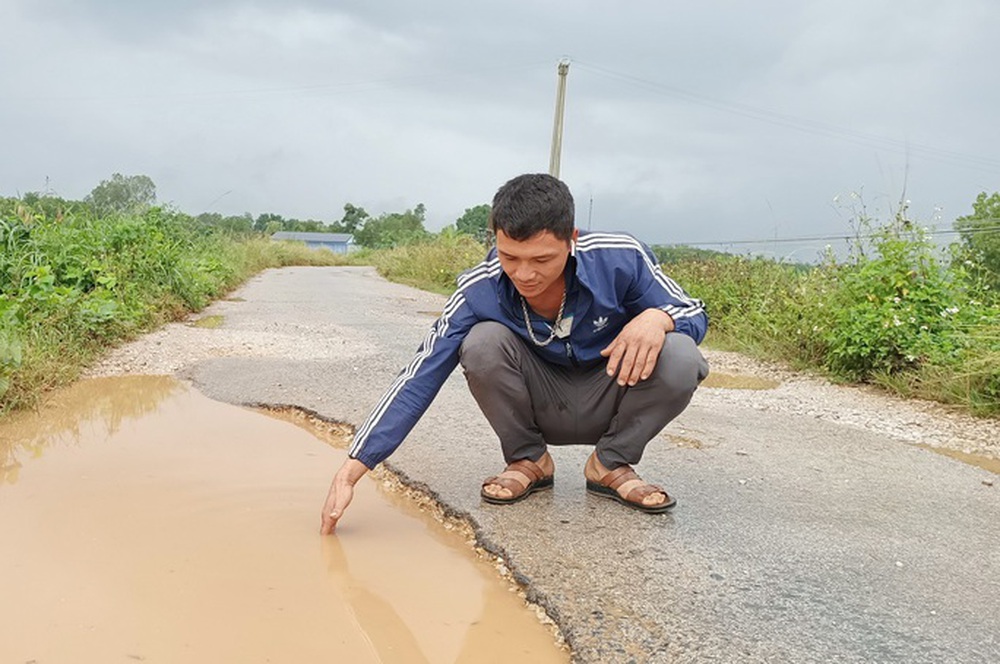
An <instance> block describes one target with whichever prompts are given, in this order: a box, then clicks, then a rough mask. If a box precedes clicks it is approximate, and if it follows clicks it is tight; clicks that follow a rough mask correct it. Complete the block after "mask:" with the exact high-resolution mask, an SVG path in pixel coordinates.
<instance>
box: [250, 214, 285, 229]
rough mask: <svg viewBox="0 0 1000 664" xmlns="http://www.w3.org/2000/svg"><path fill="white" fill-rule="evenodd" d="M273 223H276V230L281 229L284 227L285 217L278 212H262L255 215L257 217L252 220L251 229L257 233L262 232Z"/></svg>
mask: <svg viewBox="0 0 1000 664" xmlns="http://www.w3.org/2000/svg"><path fill="white" fill-rule="evenodd" d="M273 224H277V226H278V230H281V229H282V228H284V227H285V219H284V218H283V217H282V216H281V215H280V214H274V213H273V212H262V213H261V214H259V215H257V218H256V219H255V220H254V222H253V229H254V230H255V231H257V232H259V233H263V232H264V231H265V230H267V229H268V228H272V227H273ZM274 232H277V231H274Z"/></svg>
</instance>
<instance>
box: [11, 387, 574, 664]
mask: <svg viewBox="0 0 1000 664" xmlns="http://www.w3.org/2000/svg"><path fill="white" fill-rule="evenodd" d="M344 454H345V453H344V452H343V451H342V450H338V449H334V448H332V447H330V446H329V445H327V444H325V443H323V442H320V441H319V440H318V439H317V438H316V437H314V436H312V435H310V434H309V433H307V432H306V431H304V430H302V429H301V428H299V427H298V426H296V425H294V424H292V423H289V422H286V421H281V420H278V419H275V418H271V417H267V416H265V415H262V414H259V413H255V412H252V411H248V410H245V409H241V408H236V407H233V406H227V405H223V404H219V403H216V402H213V401H211V400H209V399H207V398H205V397H203V396H202V395H200V394H199V393H198V392H197V391H195V390H193V389H191V388H188V387H187V386H185V385H184V384H181V383H178V382H176V381H174V380H172V379H169V378H160V377H129V378H118V379H97V380H91V381H84V382H81V383H78V384H77V385H75V386H74V387H72V388H70V389H69V390H66V391H64V392H62V393H60V394H58V395H56V397H55V398H54V399H53V400H52V402H51V403H50V404H49V405H47V406H45V407H43V408H42V409H41V411H39V412H38V413H20V414H16V415H13V416H7V417H5V418H4V419H2V420H0V569H2V570H3V571H4V578H3V583H2V588H3V601H2V602H0V625H2V626H3V631H2V633H3V637H2V638H0V662H14V663H21V662H32V661H34V662H37V663H38V664H45V663H46V662H75V663H82V664H87V663H90V662H101V663H102V664H103V663H104V662H136V661H145V662H321V661H322V662H328V661H337V662H407V663H409V662H492V661H533V662H566V661H568V659H569V658H568V655H567V654H566V653H565V652H563V651H561V650H559V649H558V648H557V647H556V646H555V644H554V642H553V638H552V635H551V633H550V632H549V630H548V628H546V627H544V626H543V625H541V624H540V623H539V622H538V620H537V619H536V616H535V614H534V613H533V612H532V610H531V609H529V608H527V607H525V606H524V604H523V601H522V600H521V599H520V598H519V597H518V595H517V594H516V593H514V592H512V591H511V590H510V588H509V587H508V585H507V584H506V582H504V581H502V580H501V579H500V578H498V577H497V575H496V573H495V571H494V570H493V568H492V567H491V566H490V565H489V564H487V563H486V562H485V561H482V560H480V559H478V558H476V557H475V555H474V554H473V553H472V552H471V550H470V549H469V547H468V545H467V544H466V542H465V540H464V539H463V538H462V537H461V536H460V535H458V534H456V533H454V532H449V531H447V530H445V529H444V528H443V527H442V526H441V525H440V524H439V523H438V522H436V521H434V520H433V519H432V518H430V517H428V516H427V515H425V514H423V513H422V512H420V511H419V510H418V509H416V508H415V507H412V506H410V505H408V504H407V503H406V502H405V501H403V500H401V499H400V498H399V497H398V496H387V495H384V494H383V492H381V491H380V490H379V489H378V487H377V485H376V483H375V482H372V481H369V480H368V478H365V479H364V480H362V482H360V483H359V485H358V490H357V492H356V497H355V500H354V503H353V504H352V506H351V509H350V511H349V512H348V514H347V516H345V518H344V521H342V523H341V526H340V529H339V531H338V532H339V535H337V536H334V537H321V536H320V535H319V534H318V527H319V507H320V505H321V504H322V500H323V498H324V496H325V494H326V489H327V487H328V485H329V479H330V476H331V474H332V472H333V471H334V470H335V469H336V467H337V466H339V465H340V462H341V461H342V460H343V457H344Z"/></svg>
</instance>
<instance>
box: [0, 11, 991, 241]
mask: <svg viewBox="0 0 1000 664" xmlns="http://www.w3.org/2000/svg"><path fill="white" fill-rule="evenodd" d="M998 16H1000V7H997V8H995V6H994V5H993V4H992V3H990V2H987V1H986V0H983V1H980V2H977V1H973V0H962V1H959V2H956V3H947V4H944V3H937V2H930V1H928V0H925V1H922V2H914V3H907V5H906V10H905V13H904V12H903V11H902V10H900V8H899V5H898V3H890V2H888V1H886V0H884V1H882V2H862V1H861V0H850V1H847V2H841V3H837V4H836V5H835V6H834V5H829V4H819V3H810V4H807V5H802V3H795V2H790V1H788V2H781V1H777V2H775V1H769V2H762V3H754V4H752V5H751V4H749V3H736V2H728V3H726V2H724V3H711V5H710V6H709V5H705V4H702V5H697V6H695V5H691V4H690V3H679V2H668V3H662V2H635V3H627V4H624V5H620V6H614V7H612V6H610V5H609V4H608V3H568V2H562V3H559V2H554V3H522V2H512V3H505V4H504V5H503V6H499V5H493V6H489V7H480V6H478V5H476V4H474V3H459V2H433V3H421V4H416V5H415V4H413V3H404V2H386V3H371V2H337V3H329V2H319V1H316V2H298V3H286V2H277V1H276V0H275V1H273V2H270V1H263V0H259V1H257V2H253V3H248V2H240V1H238V0H229V1H214V2H193V1H181V2H177V1H175V2H169V3H167V2H151V3H129V2H107V1H101V2H98V1H97V0H91V1H89V2H88V1H73V2H70V1H69V0H42V1H37V0H36V1H35V2H30V3H29V2H27V1H21V2H14V3H7V4H5V5H4V6H2V7H0V23H3V24H4V25H5V26H8V27H7V34H8V35H9V38H8V39H5V40H4V42H3V43H0V62H3V63H4V65H3V66H2V67H0V91H2V92H0V132H2V136H3V144H4V146H5V156H4V158H3V159H2V160H0V191H2V193H4V194H12V193H15V192H17V191H21V192H23V191H26V190H37V189H40V188H42V187H43V186H44V184H45V178H46V177H49V178H50V180H49V181H50V183H51V186H53V187H54V188H55V189H56V190H57V191H58V192H59V193H61V194H63V195H66V196H72V197H78V196H83V195H85V194H86V193H87V192H88V191H89V190H90V189H91V188H92V187H93V186H94V185H95V184H97V182H98V181H99V180H101V179H103V178H105V177H107V176H108V175H110V174H111V173H112V172H116V171H117V172H126V173H146V174H148V175H150V176H151V177H153V179H154V180H155V181H156V182H157V184H158V187H159V192H160V195H161V198H162V199H164V200H167V201H172V202H174V203H175V204H176V205H178V206H179V207H181V208H182V209H185V210H187V211H190V212H198V211H201V210H202V209H204V208H205V207H207V206H209V205H210V204H211V205H212V206H213V209H215V210H218V211H221V212H233V213H241V212H243V211H250V212H252V213H259V212H263V211H275V212H279V213H282V214H286V215H294V216H300V217H313V218H321V219H327V220H332V219H334V218H336V217H338V216H339V214H340V210H341V208H342V206H343V204H344V203H345V202H347V201H350V202H353V203H355V204H359V205H364V206H365V207H366V208H368V209H369V210H371V211H374V212H378V211H382V210H390V209H399V208H402V207H410V206H412V205H415V204H416V203H417V202H424V203H425V204H426V205H427V207H428V213H429V219H430V222H431V225H433V226H435V227H440V226H442V225H444V224H446V223H449V222H451V221H453V220H454V218H455V217H457V216H458V215H459V214H461V212H462V210H464V209H465V208H466V207H470V206H472V205H476V204H478V203H481V202H485V201H488V200H489V199H490V198H491V197H492V194H493V192H494V190H495V189H496V187H497V186H499V185H500V184H501V183H502V182H504V181H505V180H506V179H507V178H509V177H510V176H511V175H513V174H516V173H518V172H523V171H543V170H545V169H546V168H547V164H548V142H549V137H550V132H551V122H552V104H553V100H554V92H555V64H556V62H557V60H558V59H559V58H560V57H562V56H569V57H570V58H571V59H572V60H573V64H572V65H571V69H570V78H569V95H568V108H567V118H566V135H565V139H564V154H563V172H562V175H563V177H564V179H566V180H567V182H568V183H569V184H570V185H571V187H572V188H573V189H574V192H575V193H576V196H577V199H578V207H579V216H578V220H580V221H581V225H582V221H583V219H584V218H585V217H586V214H587V210H588V207H589V206H588V202H589V199H590V197H591V196H592V197H593V199H594V207H593V209H594V214H593V223H594V226H595V227H598V226H599V227H604V228H621V229H624V230H629V231H632V232H634V233H636V234H637V235H639V236H640V237H643V238H644V239H648V240H649V241H652V242H672V241H680V242H683V241H727V240H734V239H745V238H771V237H774V236H775V235H776V234H777V235H779V236H782V237H787V236H799V235H815V234H823V233H833V232H845V231H846V230H848V229H847V227H846V224H845V221H844V213H843V210H841V211H839V212H838V210H837V209H835V207H834V206H833V205H832V200H833V197H834V196H836V195H838V194H841V195H846V194H848V193H849V192H851V191H852V190H863V191H864V192H865V196H866V198H868V199H870V200H871V201H873V205H874V206H876V207H878V208H879V209H880V210H882V211H885V212H887V211H888V210H890V208H891V207H892V206H893V205H895V203H896V201H898V200H899V199H900V198H901V197H902V196H903V195H904V186H905V196H907V197H908V198H909V199H911V200H912V201H913V206H912V210H913V212H914V213H915V214H916V215H917V216H918V217H919V218H921V219H922V220H924V221H925V222H930V221H931V220H932V218H933V217H934V215H935V212H934V210H935V207H941V208H943V211H942V212H941V217H942V223H943V224H947V223H950V221H951V219H953V218H954V217H955V216H958V215H960V214H963V213H965V212H966V211H967V209H968V208H969V206H970V204H971V201H972V200H973V198H974V197H975V194H976V193H978V192H979V191H981V190H990V191H992V190H996V189H1000V183H998V179H1000V178H998V175H1000V157H997V156H996V155H997V154H998V150H997V147H998V146H997V138H996V136H995V132H993V131H992V129H991V128H992V124H993V120H992V117H993V115H994V113H993V109H994V108H996V105H997V101H998V99H997V97H998V95H1000V92H998V91H997V89H996V86H993V85H991V84H990V81H991V80H992V71H991V68H992V63H994V62H996V61H997V60H998V56H1000V52H998V51H1000V47H998V46H997V44H996V40H995V39H994V38H993V34H992V29H991V26H992V25H995V20H994V19H996V18H998ZM227 192H228V193H227ZM811 250H812V249H811V247H805V248H803V249H802V251H811Z"/></svg>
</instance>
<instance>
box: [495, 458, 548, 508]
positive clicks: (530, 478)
mask: <svg viewBox="0 0 1000 664" xmlns="http://www.w3.org/2000/svg"><path fill="white" fill-rule="evenodd" d="M489 484H495V485H498V486H500V487H502V488H504V489H507V490H508V491H510V494H511V495H510V497H509V498H501V497H500V496H492V495H490V494H488V493H486V486H487V485H489ZM552 484H553V479H552V475H545V471H543V470H542V468H541V467H540V466H539V465H538V464H537V463H535V462H534V461H532V460H531V459H521V460H520V461H515V462H514V463H512V464H510V465H509V466H507V468H506V469H504V471H503V472H502V473H500V474H499V475H494V476H493V477H488V478H486V479H485V480H484V481H483V487H482V489H481V490H480V492H479V495H480V496H482V498H483V500H485V501H486V502H488V503H493V504H494V505H509V504H511V503H516V502H518V501H519V500H524V499H525V498H527V497H528V496H530V495H531V494H532V493H534V492H535V491H542V490H544V489H551V488H552Z"/></svg>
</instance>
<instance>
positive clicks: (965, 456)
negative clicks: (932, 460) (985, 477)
mask: <svg viewBox="0 0 1000 664" xmlns="http://www.w3.org/2000/svg"><path fill="white" fill-rule="evenodd" d="M914 445H915V446H916V447H919V448H920V449H923V450H929V451H931V452H934V453H935V454H941V455H943V456H946V457H950V458H952V459H955V460H957V461H961V462H962V463H967V464H969V465H970V466H976V467H977V468H982V469H983V470H988V471H990V472H991V473H996V474H997V475H1000V459H994V458H992V457H988V456H983V455H982V454H970V453H969V452H960V451H959V450H950V449H948V448H947V447H934V446H933V445H925V444H923V443H915V444H914Z"/></svg>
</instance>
